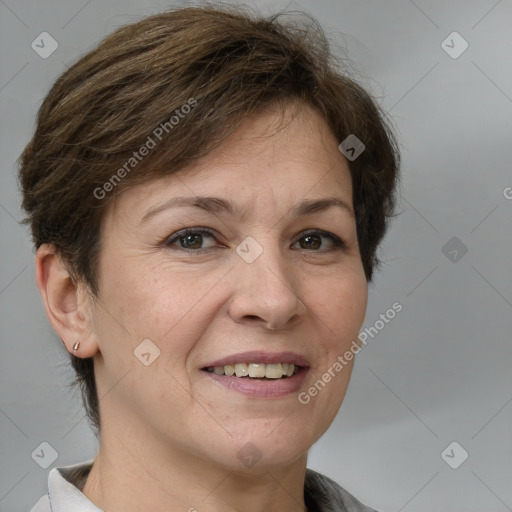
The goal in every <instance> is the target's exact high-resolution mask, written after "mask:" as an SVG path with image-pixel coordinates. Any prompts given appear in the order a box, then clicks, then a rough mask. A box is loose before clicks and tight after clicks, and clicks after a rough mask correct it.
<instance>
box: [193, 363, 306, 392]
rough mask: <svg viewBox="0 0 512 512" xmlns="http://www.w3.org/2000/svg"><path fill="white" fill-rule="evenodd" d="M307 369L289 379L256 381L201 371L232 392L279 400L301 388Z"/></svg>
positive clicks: (302, 369)
mask: <svg viewBox="0 0 512 512" xmlns="http://www.w3.org/2000/svg"><path fill="white" fill-rule="evenodd" d="M308 370H309V368H300V369H299V371H298V372H297V373H296V374H295V375H292V376H291V377H284V378H281V379H275V380H258V379H251V378H240V377H235V376H231V377H228V376H227V375H217V374H216V373H213V372H208V371H205V370H201V372H202V373H204V374H205V376H206V377H209V378H210V379H213V380H214V381H216V382H218V383H219V384H221V385H223V386H225V387H226V388H228V389H232V390H233V391H238V392H239V393H243V394H244V395H248V396H251V397H257V398H279V397H283V396H286V395H289V394H290V393H296V392H297V391H298V390H299V389H300V388H301V386H302V383H303V382H304V379H305V378H306V375H307V373H308Z"/></svg>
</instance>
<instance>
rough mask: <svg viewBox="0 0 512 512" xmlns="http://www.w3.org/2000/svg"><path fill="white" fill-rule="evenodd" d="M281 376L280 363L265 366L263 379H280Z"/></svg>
mask: <svg viewBox="0 0 512 512" xmlns="http://www.w3.org/2000/svg"><path fill="white" fill-rule="evenodd" d="M282 376H283V369H282V367H281V363H277V364H267V365H265V377H267V379H280V378H281V377H282Z"/></svg>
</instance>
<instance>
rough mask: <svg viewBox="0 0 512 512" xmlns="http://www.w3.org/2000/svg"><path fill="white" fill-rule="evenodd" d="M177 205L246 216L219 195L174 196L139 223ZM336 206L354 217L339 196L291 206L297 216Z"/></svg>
mask: <svg viewBox="0 0 512 512" xmlns="http://www.w3.org/2000/svg"><path fill="white" fill-rule="evenodd" d="M177 206H181V207H183V206H192V207H196V208H201V209H203V210H206V211H207V212H209V213H228V214H229V215H231V216H233V217H238V218H240V219H245V218H246V216H247V213H248V212H247V209H246V208H241V207H240V206H239V205H237V204H235V203H232V202H231V201H228V200H226V199H222V198H220V197H207V196H193V197H174V198H172V199H169V200H168V201H166V202H165V203H162V204H160V205H158V206H156V207H154V208H152V209H150V210H148V211H147V212H146V213H145V215H144V217H142V220H141V221H140V223H141V224H143V223H144V222H147V221H148V220H149V219H151V218H152V217H154V216H155V215H157V214H159V213H160V212H163V211H165V210H168V209H170V208H174V207H177ZM332 207H337V208H340V209H341V210H342V211H344V212H345V213H347V214H348V215H349V216H350V217H352V218H354V219H355V214H354V210H353V209H352V208H351V207H350V205H348V204H347V203H346V202H345V201H344V200H343V199H341V198H340V197H324V198H321V199H304V200H302V201H301V202H299V203H298V204H297V205H296V206H294V207H293V208H292V210H291V211H292V214H295V215H296V216H298V217H303V216H306V215H311V214H313V213H319V212H322V211H325V210H327V209H329V208H332Z"/></svg>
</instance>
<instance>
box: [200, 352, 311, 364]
mask: <svg viewBox="0 0 512 512" xmlns="http://www.w3.org/2000/svg"><path fill="white" fill-rule="evenodd" d="M238 363H264V364H271V363H288V364H290V363H293V364H295V365H296V366H309V363H308V361H307V359H306V358H305V357H304V356H301V355H300V354H295V353H294V352H263V351H259V350H253V351H250V352H241V353H240V354H233V355H230V356H226V357H223V358H222V359H217V360H216V361H212V362H211V363H208V364H206V365H204V366H203V368H209V367H211V366H226V365H228V364H229V365H231V366H233V365H235V364H238Z"/></svg>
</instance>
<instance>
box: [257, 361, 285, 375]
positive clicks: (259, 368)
mask: <svg viewBox="0 0 512 512" xmlns="http://www.w3.org/2000/svg"><path fill="white" fill-rule="evenodd" d="M265 373H266V371H265V365H264V364H259V363H251V364H250V365H249V377H265ZM279 377H281V375H279Z"/></svg>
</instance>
